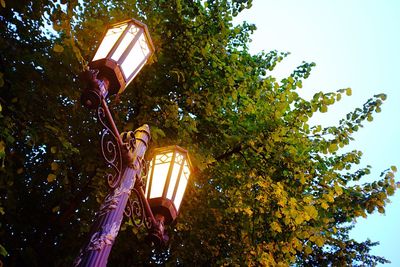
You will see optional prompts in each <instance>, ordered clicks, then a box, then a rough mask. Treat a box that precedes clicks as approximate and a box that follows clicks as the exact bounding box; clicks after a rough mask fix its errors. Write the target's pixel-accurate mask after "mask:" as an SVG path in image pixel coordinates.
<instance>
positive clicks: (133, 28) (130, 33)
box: [111, 24, 139, 76]
mask: <svg viewBox="0 0 400 267" xmlns="http://www.w3.org/2000/svg"><path fill="white" fill-rule="evenodd" d="M138 32H139V28H138V27H136V25H135V24H131V25H130V27H129V30H128V32H127V33H126V35H125V36H124V38H123V39H122V41H121V43H120V44H119V45H118V48H117V49H116V50H115V52H114V53H113V54H112V55H111V59H113V60H114V61H116V62H119V59H120V57H121V56H122V54H123V53H124V52H125V50H126V48H127V47H128V46H129V44H130V43H131V42H132V41H133V39H134V38H135V36H136V34H138ZM125 76H126V75H125Z"/></svg>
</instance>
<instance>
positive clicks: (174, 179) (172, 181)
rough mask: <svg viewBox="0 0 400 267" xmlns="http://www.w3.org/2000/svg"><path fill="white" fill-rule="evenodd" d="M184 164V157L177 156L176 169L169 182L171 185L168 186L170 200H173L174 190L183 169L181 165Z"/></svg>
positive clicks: (173, 170) (174, 168)
mask: <svg viewBox="0 0 400 267" xmlns="http://www.w3.org/2000/svg"><path fill="white" fill-rule="evenodd" d="M182 163H183V156H182V155H181V154H179V153H177V154H176V155H175V162H174V165H173V166H174V167H173V169H172V172H171V178H170V180H169V185H168V191H167V198H168V199H169V200H172V196H173V194H174V189H175V185H176V182H177V180H178V176H179V170H180V169H181V165H182Z"/></svg>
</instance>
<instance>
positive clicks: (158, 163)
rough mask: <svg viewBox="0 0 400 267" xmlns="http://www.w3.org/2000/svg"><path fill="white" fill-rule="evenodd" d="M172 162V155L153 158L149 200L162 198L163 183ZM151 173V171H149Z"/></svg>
mask: <svg viewBox="0 0 400 267" xmlns="http://www.w3.org/2000/svg"><path fill="white" fill-rule="evenodd" d="M171 160H172V153H167V154H160V155H156V156H155V163H154V166H153V168H154V171H153V176H152V177H151V178H152V179H153V180H152V182H151V189H150V188H149V189H150V196H149V198H156V197H162V194H163V191H164V186H165V182H166V181H167V176H168V170H169V166H170V164H171ZM150 171H151V170H150Z"/></svg>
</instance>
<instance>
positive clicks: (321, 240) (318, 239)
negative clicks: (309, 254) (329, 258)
mask: <svg viewBox="0 0 400 267" xmlns="http://www.w3.org/2000/svg"><path fill="white" fill-rule="evenodd" d="M324 243H325V242H324V239H323V238H322V237H321V236H318V237H317V238H316V239H315V244H316V245H317V246H318V247H322V246H323V245H324Z"/></svg>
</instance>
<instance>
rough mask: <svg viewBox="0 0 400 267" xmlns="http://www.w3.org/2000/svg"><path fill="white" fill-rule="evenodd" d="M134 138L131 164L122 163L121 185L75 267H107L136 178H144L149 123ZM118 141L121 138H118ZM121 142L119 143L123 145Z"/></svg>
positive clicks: (108, 199)
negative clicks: (142, 175)
mask: <svg viewBox="0 0 400 267" xmlns="http://www.w3.org/2000/svg"><path fill="white" fill-rule="evenodd" d="M112 128H113V127H112ZM114 129H116V128H114ZM114 129H113V130H114ZM116 133H118V131H116ZM134 136H135V143H136V144H135V148H134V150H133V151H131V152H133V155H131V158H132V161H131V162H127V163H123V164H124V166H125V167H124V168H123V171H122V174H121V180H120V183H119V185H118V186H116V187H115V188H114V189H113V190H112V191H111V192H110V193H109V194H108V195H107V196H106V198H105V200H104V202H103V204H102V205H101V207H100V211H99V212H98V214H97V216H96V219H95V222H94V224H93V226H92V230H91V234H90V241H89V242H88V244H87V245H86V246H85V247H84V248H83V249H82V250H81V252H80V254H79V256H78V258H77V259H76V260H75V263H74V265H75V266H82V267H83V266H96V267H104V266H106V265H107V260H108V256H109V254H110V251H111V248H112V246H113V244H114V240H115V238H116V236H117V234H118V231H119V229H120V226H121V223H122V219H123V216H124V210H125V207H126V204H127V202H128V199H129V196H130V194H131V190H132V189H133V188H134V186H135V182H136V178H137V177H140V175H141V171H142V162H143V156H144V154H145V152H146V149H147V145H148V142H149V139H150V130H149V127H148V126H147V125H146V124H145V125H143V126H142V127H140V128H138V129H137V130H136V131H135V132H134ZM118 138H120V136H119V135H118V137H117V139H118ZM120 140H121V139H119V140H118V141H117V142H118V143H120V142H121V141H120Z"/></svg>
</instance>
